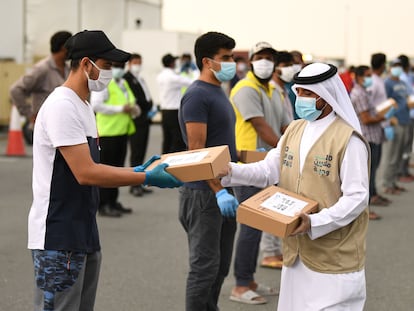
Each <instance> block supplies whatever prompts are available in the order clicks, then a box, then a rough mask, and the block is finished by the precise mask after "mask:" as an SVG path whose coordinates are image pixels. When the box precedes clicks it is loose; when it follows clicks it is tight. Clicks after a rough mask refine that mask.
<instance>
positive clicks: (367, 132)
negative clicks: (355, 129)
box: [350, 84, 384, 144]
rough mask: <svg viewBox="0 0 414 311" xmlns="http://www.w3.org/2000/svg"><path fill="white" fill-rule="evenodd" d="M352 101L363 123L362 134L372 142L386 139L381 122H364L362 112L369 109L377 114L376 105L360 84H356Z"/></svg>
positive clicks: (372, 114) (376, 142)
mask: <svg viewBox="0 0 414 311" xmlns="http://www.w3.org/2000/svg"><path fill="white" fill-rule="evenodd" d="M350 96H351V102H352V105H354V109H355V112H356V113H357V115H358V118H359V123H361V129H362V135H363V136H364V137H365V138H366V139H367V140H368V142H370V143H374V144H381V143H382V142H383V141H384V135H383V131H382V127H381V122H377V123H370V124H364V123H362V120H361V116H360V114H361V113H362V112H364V111H369V113H370V115H371V116H373V117H374V116H375V115H376V112H375V105H374V104H373V103H372V101H370V99H369V94H368V92H367V91H366V90H365V89H364V88H363V87H362V86H361V85H359V84H355V86H354V87H353V88H352V91H351V94H350Z"/></svg>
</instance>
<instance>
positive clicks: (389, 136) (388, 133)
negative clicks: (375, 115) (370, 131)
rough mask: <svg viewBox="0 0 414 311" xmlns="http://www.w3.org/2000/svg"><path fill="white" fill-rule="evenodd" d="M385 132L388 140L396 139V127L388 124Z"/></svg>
mask: <svg viewBox="0 0 414 311" xmlns="http://www.w3.org/2000/svg"><path fill="white" fill-rule="evenodd" d="M384 134H385V138H386V139H387V140H393V139H394V127H392V126H386V127H385V128H384Z"/></svg>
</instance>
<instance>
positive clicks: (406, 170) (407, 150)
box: [400, 119, 414, 177]
mask: <svg viewBox="0 0 414 311" xmlns="http://www.w3.org/2000/svg"><path fill="white" fill-rule="evenodd" d="M413 138H414V119H410V123H409V125H408V128H407V138H406V141H405V143H404V151H403V155H402V162H401V168H400V176H403V177H404V176H409V175H411V174H410V156H411V153H412V150H413Z"/></svg>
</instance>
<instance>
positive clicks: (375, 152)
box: [369, 143, 382, 198]
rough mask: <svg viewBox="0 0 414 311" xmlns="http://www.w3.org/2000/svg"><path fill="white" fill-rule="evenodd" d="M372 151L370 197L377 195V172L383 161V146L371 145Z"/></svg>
mask: <svg viewBox="0 0 414 311" xmlns="http://www.w3.org/2000/svg"><path fill="white" fill-rule="evenodd" d="M369 147H370V149H371V173H370V175H369V197H370V198H372V197H373V196H376V195H377V187H376V179H377V170H378V167H379V164H380V161H381V153H382V146H381V144H374V143H369Z"/></svg>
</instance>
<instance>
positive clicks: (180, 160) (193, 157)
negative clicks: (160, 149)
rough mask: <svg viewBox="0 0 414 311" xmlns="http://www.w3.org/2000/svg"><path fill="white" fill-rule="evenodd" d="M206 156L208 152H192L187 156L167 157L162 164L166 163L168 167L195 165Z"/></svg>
mask: <svg viewBox="0 0 414 311" xmlns="http://www.w3.org/2000/svg"><path fill="white" fill-rule="evenodd" d="M207 154H208V151H200V152H192V153H188V154H181V155H175V156H170V157H167V158H166V159H165V160H164V161H162V163H168V165H169V166H175V165H182V164H191V163H197V162H200V161H201V160H203V159H204V158H205V157H206V156H207Z"/></svg>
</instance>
